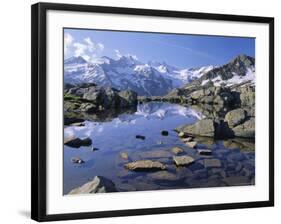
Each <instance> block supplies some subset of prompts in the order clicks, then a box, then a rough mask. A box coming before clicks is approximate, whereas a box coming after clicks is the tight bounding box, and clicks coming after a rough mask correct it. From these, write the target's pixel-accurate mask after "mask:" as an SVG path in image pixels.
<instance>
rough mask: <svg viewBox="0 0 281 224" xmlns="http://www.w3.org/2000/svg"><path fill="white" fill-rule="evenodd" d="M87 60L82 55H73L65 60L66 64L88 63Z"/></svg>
mask: <svg viewBox="0 0 281 224" xmlns="http://www.w3.org/2000/svg"><path fill="white" fill-rule="evenodd" d="M86 63H87V61H86V60H85V59H84V58H83V57H82V56H72V57H70V58H67V59H65V60H64V64H65V65H70V64H86Z"/></svg>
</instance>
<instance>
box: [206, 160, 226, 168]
mask: <svg viewBox="0 0 281 224" xmlns="http://www.w3.org/2000/svg"><path fill="white" fill-rule="evenodd" d="M204 166H205V167H206V168H215V167H216V168H218V167H221V166H222V164H221V161H220V160H219V159H204Z"/></svg>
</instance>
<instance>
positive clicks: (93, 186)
mask: <svg viewBox="0 0 281 224" xmlns="http://www.w3.org/2000/svg"><path fill="white" fill-rule="evenodd" d="M115 191H116V187H115V184H114V183H113V182H112V181H111V180H109V179H107V178H105V177H102V176H95V177H94V179H93V180H92V181H90V182H88V183H85V184H84V185H82V186H80V187H77V188H74V189H73V190H71V191H70V192H69V193H68V194H93V193H105V192H115Z"/></svg>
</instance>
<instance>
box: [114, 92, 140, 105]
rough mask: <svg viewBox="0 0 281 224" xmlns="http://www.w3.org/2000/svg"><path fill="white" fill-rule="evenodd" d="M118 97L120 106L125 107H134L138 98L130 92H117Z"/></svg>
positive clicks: (134, 93)
mask: <svg viewBox="0 0 281 224" xmlns="http://www.w3.org/2000/svg"><path fill="white" fill-rule="evenodd" d="M118 95H119V97H120V106H121V107H127V106H134V105H137V103H138V96H137V93H136V92H134V91H131V90H124V91H120V92H119V94H118Z"/></svg>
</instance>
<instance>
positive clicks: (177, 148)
mask: <svg viewBox="0 0 281 224" xmlns="http://www.w3.org/2000/svg"><path fill="white" fill-rule="evenodd" d="M172 152H173V153H174V154H176V155H177V154H180V153H182V152H184V151H183V149H182V148H180V147H174V148H172Z"/></svg>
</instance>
